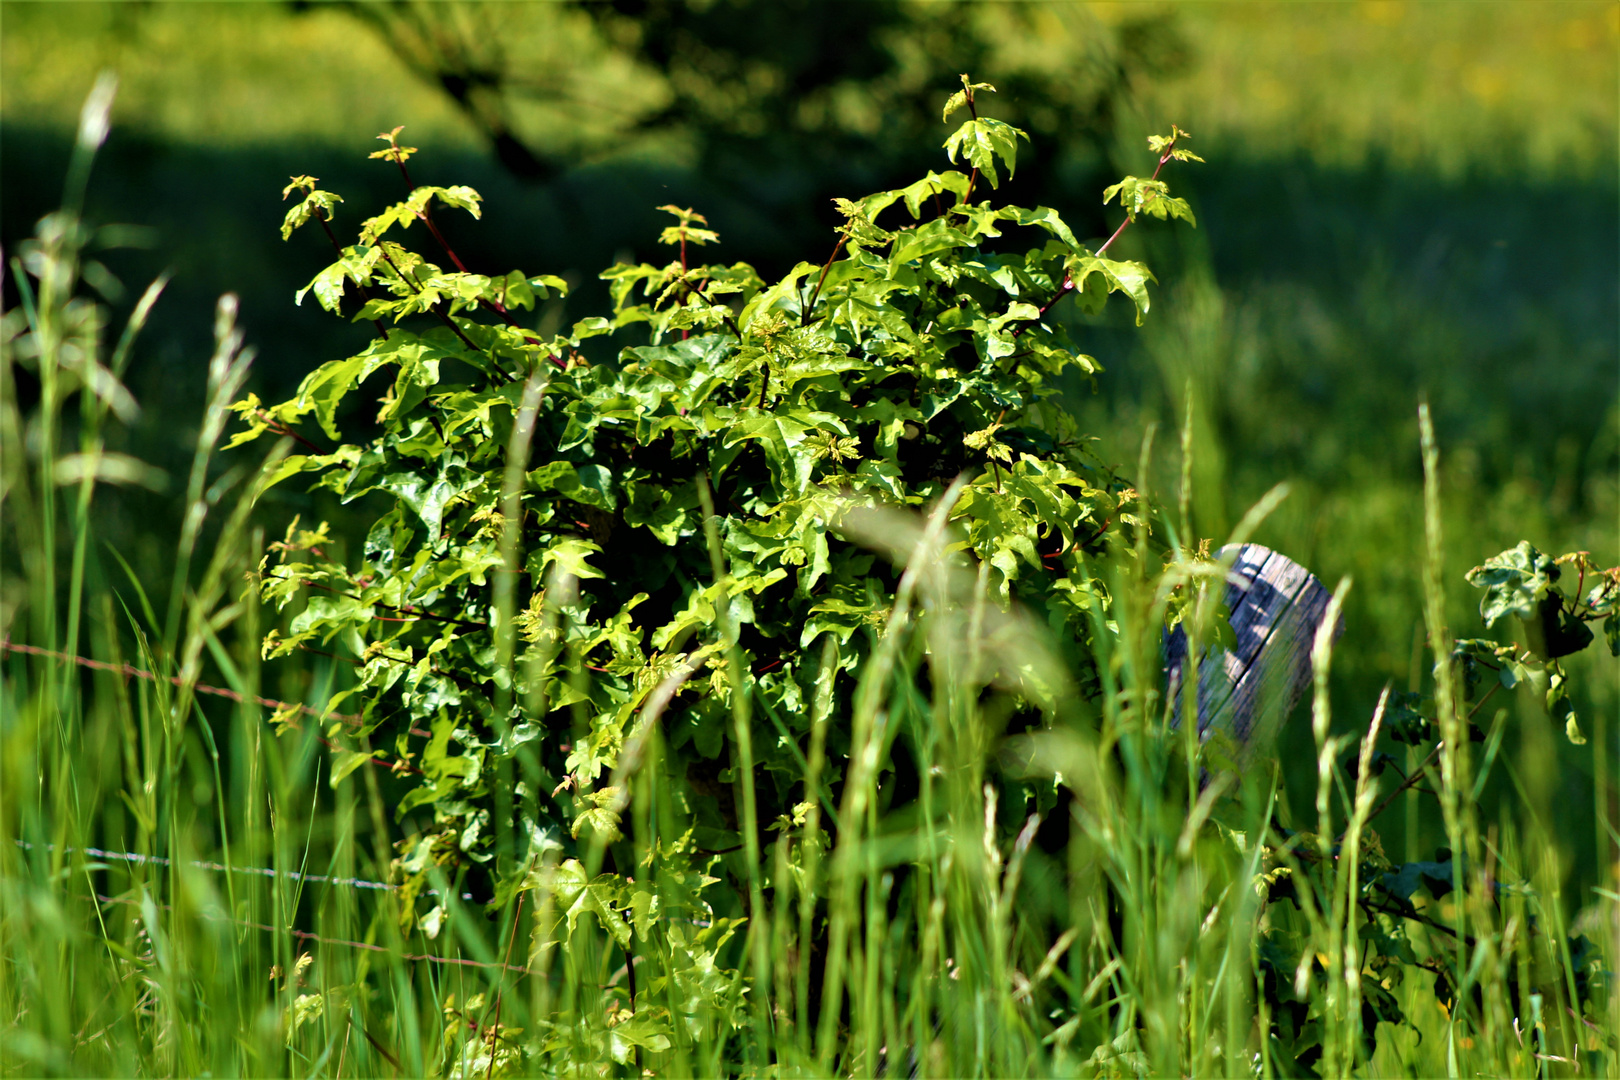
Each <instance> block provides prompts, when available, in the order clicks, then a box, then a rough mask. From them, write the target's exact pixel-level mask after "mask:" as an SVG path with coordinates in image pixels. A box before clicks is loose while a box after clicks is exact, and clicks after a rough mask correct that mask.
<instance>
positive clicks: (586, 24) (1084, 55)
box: [294, 0, 1191, 188]
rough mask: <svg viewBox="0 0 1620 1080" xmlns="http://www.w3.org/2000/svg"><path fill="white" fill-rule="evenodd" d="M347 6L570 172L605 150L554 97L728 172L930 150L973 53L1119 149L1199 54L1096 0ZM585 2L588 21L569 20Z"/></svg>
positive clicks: (1163, 25) (1051, 116)
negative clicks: (1109, 13) (1143, 92)
mask: <svg viewBox="0 0 1620 1080" xmlns="http://www.w3.org/2000/svg"><path fill="white" fill-rule="evenodd" d="M294 6H295V7H303V6H307V4H299V3H295V4H294ZM337 6H340V7H341V8H342V9H343V10H345V11H346V12H348V13H349V14H350V15H351V16H352V17H353V18H355V19H356V20H358V21H359V22H361V23H362V24H364V25H365V26H366V27H368V28H369V29H370V30H371V31H372V32H374V33H375V34H376V35H377V36H378V38H379V39H380V40H381V41H383V42H384V43H385V44H386V45H387V46H388V48H389V49H390V50H391V51H392V52H393V53H394V54H395V55H396V56H397V57H398V58H399V59H400V61H401V62H402V63H403V64H404V65H405V66H406V67H407V68H408V69H409V70H410V71H411V72H412V73H413V74H414V75H416V77H418V78H419V79H421V80H423V81H424V82H426V83H428V84H429V85H432V86H434V87H437V88H438V89H440V90H442V91H443V92H444V94H445V95H446V96H447V97H449V98H450V100H451V101H453V102H454V103H455V105H456V106H457V108H458V109H460V110H461V112H462V113H463V114H464V115H465V116H466V117H467V119H468V120H469V121H470V122H471V123H472V124H473V126H474V127H475V128H476V129H477V130H478V132H479V133H480V134H481V135H482V136H483V137H484V138H485V139H486V140H487V141H488V143H489V145H490V148H491V149H492V150H493V151H494V153H495V155H496V157H497V158H498V159H499V161H500V162H501V164H502V165H503V166H505V168H506V169H507V170H508V171H509V172H511V173H512V174H513V175H515V176H518V177H520V178H523V179H527V180H531V181H547V180H550V179H552V178H554V177H555V176H556V175H557V174H558V173H559V172H561V171H563V170H564V169H566V168H567V167H568V166H569V165H571V164H573V163H574V162H575V161H577V160H579V159H580V157H581V156H582V153H588V151H587V150H582V148H581V147H580V146H579V145H573V146H567V145H555V144H556V142H557V140H556V139H551V140H549V141H548V140H547V139H544V138H541V137H537V133H536V132H535V131H534V130H533V129H534V127H535V125H534V124H533V123H532V122H528V123H526V122H525V121H526V118H527V117H529V116H530V115H531V114H532V113H533V110H534V109H535V107H536V106H540V107H544V108H549V109H551V110H554V111H555V112H556V113H557V114H558V115H560V116H562V117H563V118H564V119H565V126H567V127H569V128H570V129H571V130H581V131H582V130H584V129H586V128H587V127H589V126H591V125H593V124H594V125H596V127H597V128H602V125H604V124H605V125H606V128H605V129H604V130H603V131H602V133H601V134H600V135H599V137H598V138H599V141H600V142H602V144H603V147H602V148H607V147H609V146H611V145H613V144H614V143H618V144H621V145H622V143H623V142H625V141H630V140H634V139H637V138H642V137H646V136H670V135H674V136H677V137H679V138H682V139H684V140H686V141H687V143H688V144H689V145H690V146H691V147H692V148H693V150H695V152H696V153H697V154H698V156H699V159H700V160H701V161H702V162H703V164H704V166H705V168H706V169H708V170H709V171H710V172H711V173H717V174H722V175H723V174H728V173H730V172H732V171H734V170H736V168H737V167H738V166H741V167H742V168H741V172H742V173H748V174H752V175H755V176H757V175H760V174H762V173H767V172H774V171H775V170H777V169H786V170H792V171H798V170H803V169H804V168H805V167H807V166H808V167H811V169H812V171H813V172H817V173H825V172H832V173H838V174H850V173H857V174H868V175H869V174H871V173H872V172H874V171H876V172H879V173H883V172H887V171H889V170H890V169H893V168H896V167H899V166H900V164H901V163H900V162H898V161H894V160H891V159H892V158H893V156H894V154H895V151H893V150H891V149H890V148H891V147H897V146H898V147H906V148H907V150H906V151H905V152H906V153H915V152H916V151H915V150H914V149H913V148H914V147H917V146H920V145H924V143H925V142H926V140H919V139H918V138H917V137H916V136H918V135H923V134H926V133H927V129H929V128H930V127H932V126H937V125H934V124H933V117H934V114H935V112H936V111H937V106H938V104H939V102H938V100H936V99H938V98H939V97H940V94H941V93H942V88H944V87H947V86H949V85H950V84H951V83H952V81H953V80H954V79H955V78H956V75H957V73H958V72H961V71H975V72H978V71H982V72H985V73H986V74H987V75H989V76H990V77H991V79H992V81H994V82H995V83H996V84H997V86H998V87H999V88H1000V89H1001V96H1000V98H999V99H998V104H1000V105H1001V106H1002V107H1003V109H1004V110H1006V111H1008V112H1010V113H1011V114H1012V115H1011V116H1009V119H1010V120H1011V121H1012V122H1015V123H1018V124H1019V125H1021V126H1023V127H1025V128H1027V129H1029V130H1030V131H1031V133H1032V134H1034V135H1037V136H1046V137H1048V138H1051V139H1054V140H1059V141H1060V142H1061V144H1062V146H1063V147H1064V148H1066V149H1067V150H1069V151H1070V152H1071V153H1072V152H1075V151H1080V152H1082V153H1089V154H1091V155H1092V156H1095V157H1098V158H1100V157H1101V156H1103V155H1105V154H1106V150H1107V148H1108V143H1109V141H1110V138H1111V136H1112V135H1113V132H1114V128H1115V120H1116V110H1117V108H1118V106H1119V103H1120V101H1121V99H1122V98H1123V97H1124V96H1126V95H1128V94H1129V92H1130V90H1131V88H1132V85H1133V83H1135V82H1136V81H1138V80H1140V79H1141V78H1144V77H1154V78H1165V77H1172V76H1174V75H1175V74H1177V73H1178V72H1181V71H1183V70H1185V69H1186V68H1187V67H1188V66H1189V65H1190V63H1191V52H1190V49H1189V47H1188V45H1187V43H1186V41H1185V40H1184V38H1183V36H1182V35H1181V33H1180V31H1179V29H1178V26H1177V23H1176V21H1175V17H1174V14H1173V13H1168V14H1166V13H1155V14H1149V15H1147V16H1145V17H1140V16H1139V17H1133V18H1131V19H1128V20H1125V21H1122V22H1119V23H1117V24H1115V25H1108V24H1105V23H1104V22H1102V21H1100V20H1099V19H1098V18H1097V17H1096V16H1095V15H1094V14H1092V13H1091V12H1090V11H1089V9H1087V8H1084V7H1082V6H1080V5H1047V4H987V3H961V4H945V5H939V4H921V3H916V2H912V0H863V2H861V3H850V4H832V5H829V4H825V3H820V2H815V0H711V2H709V3H695V2H685V0H609V2H584V0H569V2H568V3H566V4H562V5H557V6H552V5H525V4H516V5H508V4H497V3H467V2H428V0H371V2H361V0H347V2H344V3H341V4H339V5H337ZM567 19H572V20H573V22H572V23H571V24H568V25H567V26H566V27H565V26H564V22H563V20H567ZM537 20H540V21H543V20H550V23H549V24H547V25H545V26H541V25H540V23H539V22H537ZM536 27H539V30H538V33H539V35H540V36H539V38H537V37H536V36H535V34H536V29H535V28H536ZM564 29H566V30H567V31H568V32H569V33H570V34H577V33H579V32H581V31H582V30H583V31H585V32H588V33H590V34H591V35H592V36H593V37H594V39H595V40H594V42H592V43H591V47H590V48H583V47H578V46H577V43H576V42H575V39H574V38H568V39H566V40H564V38H563V37H562V36H561V35H562V30H564ZM547 35H553V36H555V37H556V41H549V40H547ZM541 50H544V51H547V52H550V53H551V54H552V55H549V56H542V55H539V52H540V51H541ZM607 61H612V62H614V63H615V64H617V65H618V67H617V68H616V69H615V70H616V71H617V72H619V73H620V74H619V77H618V82H617V84H615V83H614V82H612V81H611V80H610V81H609V82H608V84H607V85H605V86H600V87H597V88H596V89H597V91H598V92H596V93H592V92H590V89H591V87H590V85H589V84H590V82H591V81H592V80H591V76H592V75H593V74H594V73H593V72H592V71H590V70H589V69H590V67H591V66H592V65H593V64H594V65H597V66H598V67H600V66H601V65H602V64H603V63H605V62H607ZM635 76H639V77H640V79H641V81H642V82H643V83H645V84H647V85H648V86H655V90H654V91H650V92H647V93H643V94H642V95H641V97H640V99H637V98H636V97H635V95H633V94H628V93H624V94H621V93H616V92H615V90H616V89H617V88H618V87H626V88H627V87H628V84H629V83H630V82H631V81H632V79H633V78H634V77H635ZM574 119H577V120H578V123H577V124H569V123H567V121H570V120H574ZM1055 158H1056V155H1051V156H1049V157H1048V158H1046V159H1045V163H1044V164H1041V163H1036V164H1034V165H1033V167H1032V168H1031V170H1030V171H1031V172H1032V173H1034V174H1037V175H1035V176H1034V177H1032V179H1033V180H1034V181H1035V186H1036V187H1037V188H1044V187H1045V186H1046V179H1047V178H1048V177H1049V174H1050V172H1051V170H1052V168H1053V167H1054V162H1055ZM1041 174H1046V175H1041ZM1020 179H1021V180H1022V179H1023V177H1022V176H1021V177H1020Z"/></svg>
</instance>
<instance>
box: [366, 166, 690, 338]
mask: <svg viewBox="0 0 1620 1080" xmlns="http://www.w3.org/2000/svg"><path fill="white" fill-rule="evenodd" d="M392 160H393V162H394V164H395V165H398V166H399V174H400V176H402V177H404V178H405V187H406V189H407V190H408V191H415V190H416V184H415V183H413V182H412V181H411V173H410V170H409V169H407V168H406V167H405V161H404V159H403V158H401V157H399V155H398V154H396V155H395V156H394V157H393V159H392ZM416 216H417V217H418V218H420V219H421V221H422V224H424V225H426V226H427V230H428V232H429V233H431V234H432V236H433V239H434V240H435V241H437V242H438V245H439V247H441V248H443V249H444V253H445V254H446V255H448V256H449V257H450V261H451V262H453V263H455V265H456V269H457V270H459V271H461V272H462V273H463V274H466V273H469V272H470V271H468V269H467V267H466V266H465V265H464V264H463V263H462V261H461V259H460V257H459V256H457V255H456V253H455V249H453V248H452V247H451V246H450V242H449V241H448V240H446V239H445V238H444V234H443V233H441V232H440V231H439V226H438V225H437V224H435V223H434V221H433V206H432V204H431V203H429V204H424V205H423V207H422V209H421V210H419V211H417V213H416ZM681 251H682V253H681V261H682V264H683V266H684V264H685V260H686V254H685V245H684V238H683V244H682V249H681ZM488 303H489V306H490V309H491V310H492V311H494V312H495V313H496V314H497V315H499V316H500V317H501V318H502V319H503V320H504V321H505V322H506V325H507V326H510V327H511V328H512V329H514V330H516V331H518V332H519V333H521V334H522V335H523V340H524V341H527V342H528V343H529V344H530V345H536V346H538V345H539V344H540V339H539V338H536V337H534V336H533V335H531V334H530V333H529V332H528V331H527V330H525V329H523V327H521V326H519V325H518V322H517V320H516V319H514V318H512V315H511V313H510V312H508V311H507V310H506V305H505V304H503V303H501V302H500V301H499V300H490V301H488ZM462 340H463V341H466V338H462ZM469 344H471V343H470V342H469ZM551 362H552V363H554V364H556V365H557V366H558V367H560V368H566V367H567V366H568V365H567V363H566V362H564V361H563V360H561V359H559V358H558V357H557V355H556V354H555V353H553V354H552V356H551Z"/></svg>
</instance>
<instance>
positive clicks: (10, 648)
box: [0, 637, 431, 775]
mask: <svg viewBox="0 0 1620 1080" xmlns="http://www.w3.org/2000/svg"><path fill="white" fill-rule="evenodd" d="M7 652H16V653H25V654H27V655H29V656H44V657H49V658H50V659H53V660H61V661H64V662H66V663H70V664H77V665H78V666H79V667H83V668H89V669H91V670H92V671H106V672H110V673H111V674H114V675H122V676H124V677H125V678H126V679H130V678H133V679H146V680H148V681H150V682H169V683H173V684H174V685H175V686H181V687H183V686H186V685H188V683H187V682H186V680H185V679H183V678H182V677H180V676H178V675H157V674H154V673H153V672H150V671H145V670H142V669H141V668H138V667H135V666H134V665H133V664H110V663H108V662H107V661H105V660H92V659H90V658H89V657H88V656H78V655H76V654H74V653H64V652H57V651H56V650H54V649H42V648H40V647H39V646H38V645H23V644H20V643H19V642H15V641H12V640H11V639H10V638H9V637H8V638H0V653H7ZM189 685H190V686H191V688H192V689H193V690H195V691H196V692H197V693H199V694H212V695H214V696H215V697H222V698H226V699H228V700H230V701H235V702H237V703H238V704H246V703H249V702H251V703H253V704H255V705H262V706H264V707H265V708H267V709H274V710H275V711H276V712H277V713H278V714H298V713H303V714H305V715H307V716H313V717H315V718H316V719H318V720H341V721H342V722H344V723H345V724H348V725H349V726H351V727H358V726H359V725H360V723H361V722H362V719H363V718H362V717H361V716H360V715H359V714H357V713H334V712H323V711H321V710H319V709H312V708H310V707H309V706H308V705H299V704H297V703H295V702H291V701H277V700H276V699H275V698H267V697H260V696H259V695H257V694H244V693H241V692H240V691H237V690H231V689H228V688H226V687H223V686H209V685H208V684H207V683H200V682H199V683H190V684H189ZM288 726H290V727H292V728H293V729H294V730H301V729H300V728H299V727H298V725H297V724H294V723H291V722H290V721H289V722H288ZM410 734H412V735H419V736H421V737H423V738H430V737H431V733H430V732H426V731H423V730H421V729H420V728H414V727H413V728H411V729H410ZM316 737H317V738H318V739H320V741H321V742H322V743H323V744H325V745H326V747H327V748H328V749H331V750H344V749H347V748H346V747H342V746H339V745H338V744H337V743H335V742H333V741H332V740H331V739H328V738H326V737H325V736H324V735H317V736H316ZM370 753H371V756H370V757H369V758H368V759H367V760H368V761H369V762H370V764H372V765H375V766H377V767H379V768H384V769H388V770H390V771H394V770H400V771H404V772H413V773H417V774H418V775H420V774H421V772H422V770H421V769H418V768H417V767H416V766H415V765H412V764H411V763H410V762H409V761H406V760H405V759H404V758H395V759H394V760H393V761H390V760H389V759H388V752H387V751H385V750H372V751H370Z"/></svg>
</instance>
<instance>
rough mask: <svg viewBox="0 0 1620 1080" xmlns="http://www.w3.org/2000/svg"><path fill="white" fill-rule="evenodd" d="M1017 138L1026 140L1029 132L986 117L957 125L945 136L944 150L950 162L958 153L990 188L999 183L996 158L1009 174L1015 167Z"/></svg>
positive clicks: (1009, 174)
mask: <svg viewBox="0 0 1620 1080" xmlns="http://www.w3.org/2000/svg"><path fill="white" fill-rule="evenodd" d="M1019 139H1024V140H1025V141H1028V139H1029V136H1028V135H1027V134H1025V133H1024V132H1022V131H1020V130H1019V129H1018V128H1015V127H1013V126H1012V125H1011V124H1007V123H1003V122H1002V121H1000V120H993V119H990V118H988V117H986V118H984V119H980V120H969V121H968V122H967V123H965V124H963V125H962V126H961V127H959V128H957V129H956V132H955V133H954V134H953V135H951V137H950V138H948V139H946V140H945V151H946V153H947V154H948V155H949V156H950V159H951V161H952V163H953V164H954V163H955V161H956V157H957V155H958V154H960V155H961V156H962V158H963V159H964V160H966V161H967V163H968V164H969V165H972V166H973V167H974V168H975V169H978V170H979V172H980V174H981V175H983V176H984V177H985V179H987V180H989V181H990V186H991V187H993V188H994V187H1000V186H1001V177H1000V175H999V174H998V173H997V172H996V161H997V160H998V159H999V160H1000V161H1001V163H1002V164H1003V165H1005V166H1006V169H1007V175H1008V176H1009V177H1010V176H1012V175H1013V172H1014V171H1015V170H1016V169H1017V167H1018V140H1019Z"/></svg>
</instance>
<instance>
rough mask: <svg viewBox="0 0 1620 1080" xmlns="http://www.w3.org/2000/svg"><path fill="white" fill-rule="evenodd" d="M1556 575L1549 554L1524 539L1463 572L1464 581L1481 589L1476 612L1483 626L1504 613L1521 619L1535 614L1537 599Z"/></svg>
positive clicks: (1499, 618)
mask: <svg viewBox="0 0 1620 1080" xmlns="http://www.w3.org/2000/svg"><path fill="white" fill-rule="evenodd" d="M1557 576H1558V568H1557V567H1556V566H1555V565H1554V563H1553V560H1552V558H1551V557H1550V556H1547V555H1543V554H1542V553H1541V552H1539V551H1537V550H1536V549H1535V548H1534V547H1533V546H1531V544H1530V541H1528V540H1521V541H1520V542H1519V545H1518V546H1517V547H1515V548H1513V549H1511V550H1509V551H1504V552H1502V553H1500V554H1498V555H1493V556H1492V557H1491V558H1489V559H1486V560H1485V562H1484V563H1482V564H1481V565H1479V566H1476V567H1474V568H1473V569H1472V570H1470V571H1468V574H1467V575H1466V577H1467V581H1468V584H1470V585H1472V586H1474V587H1475V588H1478V589H1484V590H1485V595H1484V597H1482V598H1481V599H1480V602H1479V614H1480V617H1481V618H1483V619H1484V620H1485V627H1486V629H1491V628H1493V627H1495V626H1496V624H1497V622H1498V621H1500V620H1501V619H1502V618H1503V617H1504V616H1508V615H1512V616H1514V617H1515V618H1519V619H1525V620H1529V619H1530V618H1532V617H1539V614H1540V610H1541V602H1542V600H1543V599H1545V598H1546V596H1547V591H1548V589H1550V588H1551V587H1552V583H1553V581H1554V580H1556V579H1557Z"/></svg>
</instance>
